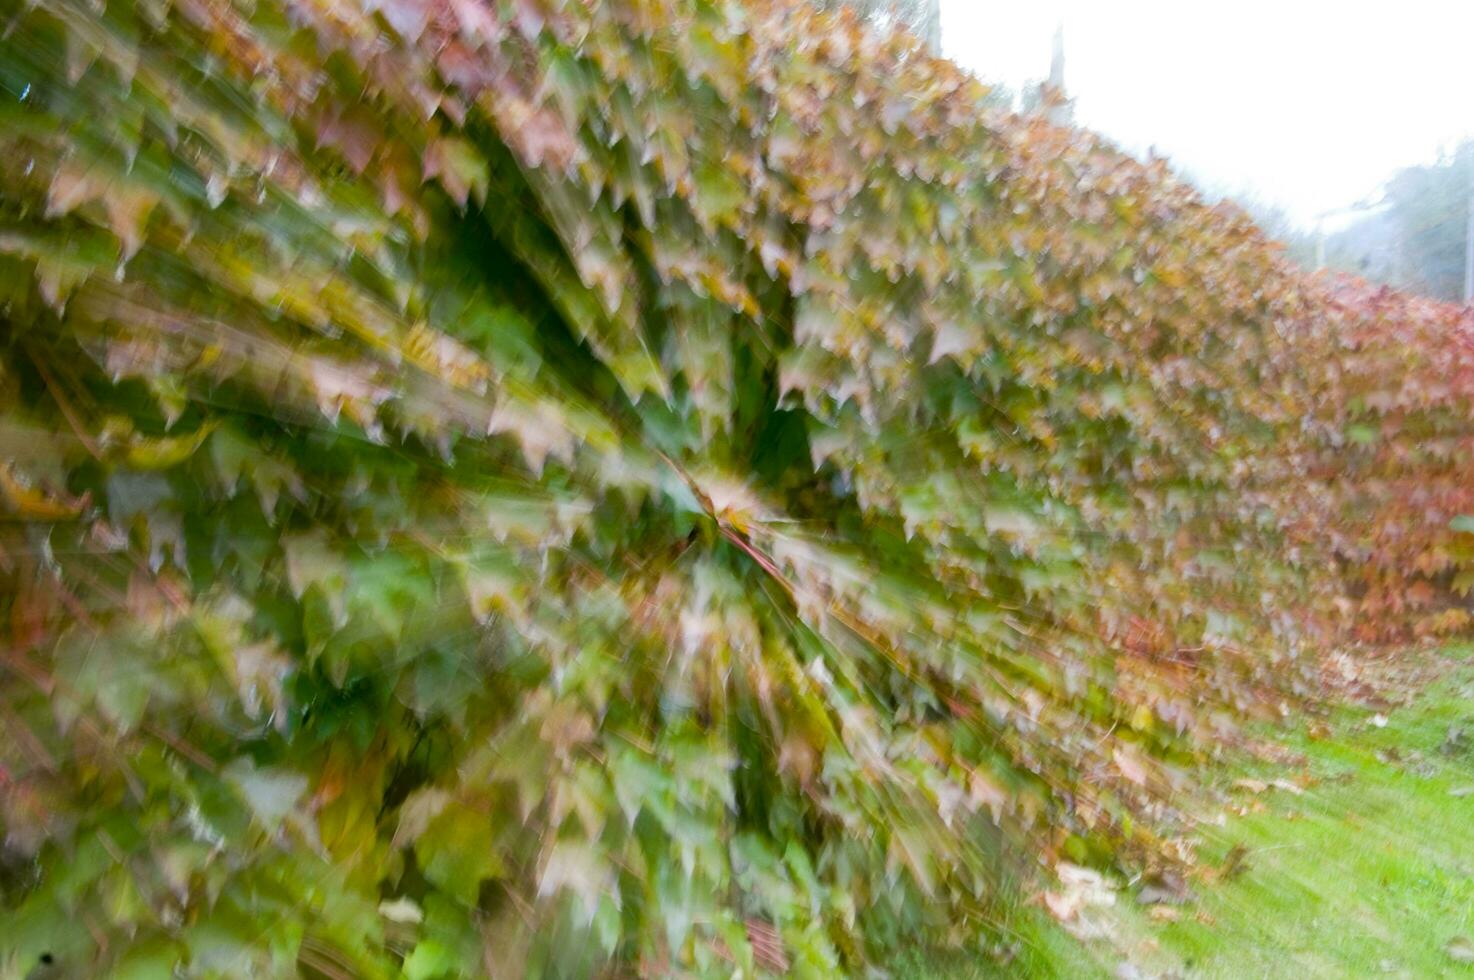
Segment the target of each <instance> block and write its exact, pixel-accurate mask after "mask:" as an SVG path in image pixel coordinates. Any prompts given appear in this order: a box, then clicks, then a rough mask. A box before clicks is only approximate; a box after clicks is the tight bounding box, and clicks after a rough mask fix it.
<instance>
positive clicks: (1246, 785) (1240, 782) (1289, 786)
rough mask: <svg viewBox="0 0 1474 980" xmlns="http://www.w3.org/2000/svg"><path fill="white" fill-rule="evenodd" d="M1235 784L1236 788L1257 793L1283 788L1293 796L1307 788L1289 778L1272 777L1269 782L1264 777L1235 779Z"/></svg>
mask: <svg viewBox="0 0 1474 980" xmlns="http://www.w3.org/2000/svg"><path fill="white" fill-rule="evenodd" d="M1233 786H1234V789H1242V790H1246V791H1247V792H1250V793H1255V794H1258V793H1262V792H1264V791H1265V790H1267V789H1282V790H1284V791H1285V792H1286V793H1289V794H1291V795H1292V796H1299V795H1300V794H1301V793H1304V792H1305V790H1303V789H1301V788H1300V787H1299V786H1296V785H1295V784H1294V783H1292V782H1290V781H1289V780H1288V779H1271V780H1269V781H1267V782H1266V781H1265V780H1263V779H1235V780H1234V782H1233Z"/></svg>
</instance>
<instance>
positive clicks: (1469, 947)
mask: <svg viewBox="0 0 1474 980" xmlns="http://www.w3.org/2000/svg"><path fill="white" fill-rule="evenodd" d="M1443 951H1444V952H1445V953H1447V954H1448V958H1449V959H1451V960H1453V961H1454V962H1456V963H1474V940H1471V939H1470V938H1469V937H1468V936H1455V937H1454V938H1452V939H1450V940H1449V941H1448V945H1447V946H1445V947H1443Z"/></svg>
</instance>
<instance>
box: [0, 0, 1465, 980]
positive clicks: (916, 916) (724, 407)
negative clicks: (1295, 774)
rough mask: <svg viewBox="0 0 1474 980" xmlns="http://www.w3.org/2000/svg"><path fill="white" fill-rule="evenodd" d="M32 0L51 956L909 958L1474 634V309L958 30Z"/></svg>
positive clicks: (22, 33)
mask: <svg viewBox="0 0 1474 980" xmlns="http://www.w3.org/2000/svg"><path fill="white" fill-rule="evenodd" d="M0 13H3V17H4V24H5V30H4V32H3V33H0V143H3V146H4V152H3V153H0V174H3V179H0V188H3V189H0V311H3V312H0V316H3V319H0V324H3V334H0V443H3V452H0V459H3V462H0V502H3V508H4V511H3V520H0V583H3V586H0V595H3V597H4V598H3V600H0V602H3V603H4V608H5V612H6V613H7V617H6V621H5V622H6V625H5V626H4V630H3V636H4V647H5V649H4V660H3V661H0V724H3V726H4V730H5V732H6V735H5V737H4V738H3V739H0V827H3V832H4V850H3V856H0V905H3V908H0V918H3V920H4V922H5V927H4V928H3V929H0V970H3V971H8V972H6V974H5V975H7V976H9V975H23V974H24V972H25V971H26V970H27V969H29V968H30V966H31V965H32V964H33V963H35V962H36V961H37V959H38V958H39V957H40V956H42V955H43V954H45V955H48V956H51V957H53V958H54V959H56V960H59V961H60V962H62V963H65V964H70V966H71V968H74V969H76V970H77V971H79V973H80V974H83V975H102V974H104V973H106V972H107V971H109V970H117V971H120V972H125V973H126V972H127V971H129V970H132V971H135V973H136V975H140V976H142V975H150V976H151V975H164V974H165V973H168V972H169V971H179V972H182V973H184V974H187V975H191V976H240V975H263V976H264V975H292V974H294V973H295V971H298V970H302V971H306V972H307V973H308V974H309V975H324V976H394V975H399V974H400V973H403V974H404V975H406V976H410V977H436V976H456V975H484V974H491V975H498V976H501V975H520V974H521V973H523V972H526V973H529V974H532V975H541V976H573V975H587V974H594V973H600V972H604V971H607V972H609V973H610V974H612V975H623V974H624V973H627V972H629V973H642V974H645V975H668V974H687V973H697V974H705V973H710V974H716V975H728V974H730V973H732V972H734V970H735V969H736V968H738V967H740V968H741V969H742V970H743V971H744V972H745V973H746V974H747V975H751V974H752V973H754V972H762V971H780V970H784V969H791V970H792V971H793V972H795V973H796V974H797V975H808V976H832V975H835V974H836V973H840V972H846V971H854V970H858V969H859V968H860V967H861V966H862V965H863V964H864V963H866V962H867V961H870V960H872V959H873V958H875V957H878V956H882V955H883V954H884V952H885V951H886V950H887V949H888V948H890V947H893V946H895V945H898V944H900V943H902V942H905V943H906V944H914V943H916V942H950V943H961V942H966V941H969V940H970V939H971V938H973V937H974V936H976V935H977V934H979V933H980V932H982V931H984V930H985V929H986V928H987V923H988V922H989V921H991V920H992V918H993V915H992V908H993V903H995V902H996V901H997V897H996V896H997V891H996V887H995V886H996V881H997V872H998V869H999V867H1000V866H1001V864H1002V863H1008V862H1013V863H1026V864H1027V863H1033V862H1036V861H1043V862H1050V861H1054V860H1059V859H1063V858H1069V859H1070V860H1073V861H1076V862H1108V861H1113V860H1114V861H1121V862H1126V863H1131V862H1140V861H1143V860H1147V859H1148V856H1150V855H1155V854H1157V853H1159V852H1160V851H1161V850H1162V842H1161V839H1160V835H1161V834H1163V833H1165V832H1166V831H1167V830H1168V829H1169V828H1170V826H1171V821H1172V816H1173V813H1172V809H1171V799H1172V796H1171V793H1172V791H1173V790H1175V789H1179V788H1182V787H1184V786H1186V785H1187V783H1188V779H1189V776H1190V772H1191V767H1192V765H1193V764H1194V763H1195V762H1196V761H1198V760H1200V759H1201V758H1202V756H1203V755H1204V753H1206V752H1209V751H1212V750H1214V749H1215V748H1216V747H1218V746H1222V745H1224V744H1228V743H1230V742H1231V740H1232V738H1233V735H1234V733H1235V731H1236V730H1237V727H1238V725H1239V724H1240V723H1241V722H1242V720H1243V719H1244V718H1246V717H1250V716H1254V715H1256V714H1267V713H1272V712H1273V711H1276V710H1278V709H1279V708H1280V707H1281V706H1282V705H1285V704H1287V703H1289V702H1291V701H1293V700H1294V699H1295V698H1297V697H1302V696H1306V695H1309V694H1312V693H1313V691H1314V679H1315V676H1316V674H1315V668H1316V657H1317V655H1318V654H1319V653H1321V652H1324V651H1325V650H1327V649H1330V648H1331V646H1332V645H1333V644H1338V643H1346V642H1351V641H1353V640H1362V641H1370V640H1374V639H1386V638H1394V637H1405V636H1407V635H1410V634H1413V633H1428V632H1439V631H1446V630H1450V629H1456V628H1458V627H1459V626H1460V625H1461V623H1462V614H1461V613H1460V612H1459V608H1458V600H1457V594H1458V593H1459V591H1460V590H1462V589H1466V588H1467V586H1468V584H1469V582H1470V579H1469V578H1468V577H1467V576H1468V574H1469V573H1468V572H1466V571H1465V570H1464V564H1465V563H1466V562H1467V560H1468V559H1469V558H1474V552H1471V551H1470V550H1469V548H1470V547H1471V544H1474V535H1470V534H1468V533H1467V532H1468V531H1469V530H1474V524H1469V525H1467V526H1465V527H1463V528H1461V527H1460V521H1459V518H1460V517H1461V515H1463V514H1466V513H1474V507H1471V506H1470V504H1471V501H1470V500H1469V497H1470V494H1471V492H1474V488H1471V486H1470V484H1469V481H1468V480H1467V479H1465V478H1464V475H1465V474H1466V473H1467V468H1466V465H1465V460H1467V459H1468V458H1469V453H1468V449H1469V446H1470V438H1471V433H1470V432H1469V431H1467V429H1468V425H1469V422H1470V420H1471V419H1474V414H1471V409H1474V406H1471V404H1470V395H1471V392H1474V388H1471V380H1474V374H1471V367H1474V360H1471V359H1474V348H1471V347H1470V342H1471V339H1474V332H1471V331H1474V323H1471V321H1470V318H1469V316H1468V315H1467V314H1465V313H1461V312H1460V311H1456V310H1452V309H1450V308H1447V307H1441V306H1437V305H1435V304H1431V303H1427V302H1422V301H1415V300H1410V299H1407V298H1405V297H1401V296H1397V295H1392V294H1387V293H1373V292H1371V291H1369V290H1368V289H1367V288H1365V287H1363V286H1361V285H1359V284H1354V283H1337V282H1330V281H1323V280H1316V279H1312V278H1309V277H1307V276H1305V275H1303V274H1302V273H1300V272H1299V271H1297V270H1296V269H1294V268H1293V267H1292V266H1291V265H1290V264H1289V263H1288V262H1287V261H1286V260H1285V259H1284V258H1283V257H1282V256H1281V254H1280V253H1279V251H1278V250H1277V249H1276V248H1275V247H1274V246H1273V245H1272V244H1271V243H1269V242H1267V241H1266V240H1265V239H1264V237H1263V236H1262V235H1261V234H1260V233H1259V231H1258V230H1257V229H1256V228H1255V227H1254V226H1253V225H1252V223H1251V222H1250V221H1249V220H1248V219H1247V218H1246V217H1244V216H1243V215H1242V214H1240V213H1238V212H1236V211H1234V210H1233V209H1231V208H1228V207H1210V206H1208V205H1206V204H1204V203H1203V202H1202V201H1200V200H1199V199H1198V197H1197V196H1196V195H1195V194H1194V192H1192V191H1191V190H1190V189H1189V188H1187V187H1186V186H1184V185H1183V184H1182V183H1180V182H1178V181H1177V180H1175V179H1174V178H1173V177H1172V175H1171V173H1170V172H1169V171H1168V169H1167V168H1166V166H1165V164H1163V163H1161V162H1150V163H1141V162H1137V161H1135V160H1132V159H1130V158H1128V157H1126V156H1123V155H1121V154H1119V153H1117V152H1116V151H1114V150H1113V149H1112V148H1110V147H1109V146H1107V145H1105V144H1103V143H1102V142H1101V141H1099V140H1097V139H1096V138H1094V137H1092V136H1090V135H1089V134H1087V133H1083V132H1080V131H1076V130H1071V129H1063V128H1056V127H1053V126H1050V125H1049V124H1047V123H1045V122H1043V121H1040V120H1035V119H1024V118H1018V117H1013V116H1008V115H1004V114H1000V113H998V112H996V111H994V110H992V109H989V108H988V107H987V105H986V104H985V94H986V93H985V92H984V90H983V89H982V88H981V87H980V86H979V85H978V84H977V83H976V82H974V81H973V80H971V79H970V78H968V77H966V76H964V75H963V74H962V73H960V72H959V71H958V70H957V69H956V68H955V67H953V66H952V65H950V64H948V63H947V62H944V61H940V60H935V59H932V58H929V57H926V56H924V55H923V54H922V53H921V51H920V50H919V49H918V47H917V46H916V44H915V43H914V42H913V41H911V40H909V39H907V38H905V37H895V38H884V37H878V36H876V35H873V34H870V33H867V32H866V31H865V30H863V29H862V28H861V27H860V26H859V25H858V24H857V23H856V22H855V21H854V20H853V19H852V18H850V17H847V16H839V17H837V18H836V17H824V18H821V17H820V16H819V15H817V14H814V13H812V12H810V11H808V10H807V8H805V7H804V6H801V5H800V6H790V5H787V4H783V3H778V2H767V0H754V2H743V3H739V2H736V0H700V2H695V3H692V2H688V0H609V2H602V3H600V2H596V0H582V2H572V0H378V2H374V3H362V4H361V3H358V2H354V0H347V2H344V0H254V2H245V0H242V2H237V3H231V2H221V0H173V2H167V0H159V2H139V3H136V4H124V3H117V2H114V3H110V4H107V5H106V6H103V5H100V4H99V5H93V4H89V3H82V2H79V0H37V2H33V3H27V4H24V5H23V4H20V3H16V2H6V3H5V4H4V5H3V6H0ZM1465 538H1467V539H1468V540H1467V541H1465V540H1464V539H1465ZM150 971H153V972H150Z"/></svg>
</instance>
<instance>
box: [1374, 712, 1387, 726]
mask: <svg viewBox="0 0 1474 980" xmlns="http://www.w3.org/2000/svg"><path fill="white" fill-rule="evenodd" d="M1371 722H1372V725H1373V727H1375V728H1386V727H1387V716H1386V715H1382V714H1376V715H1372V718H1371Z"/></svg>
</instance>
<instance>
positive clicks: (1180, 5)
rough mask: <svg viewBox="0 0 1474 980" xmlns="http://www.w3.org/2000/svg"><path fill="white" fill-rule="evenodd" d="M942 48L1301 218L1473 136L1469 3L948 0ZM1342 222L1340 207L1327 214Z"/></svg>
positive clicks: (1473, 10) (1355, 196)
mask: <svg viewBox="0 0 1474 980" xmlns="http://www.w3.org/2000/svg"><path fill="white" fill-rule="evenodd" d="M941 4H942V48H943V51H944V53H945V54H946V55H947V56H948V57H949V58H952V59H953V60H954V61H956V62H957V63H958V64H961V65H963V66H964V67H966V68H970V69H971V70H973V71H974V72H975V73H977V74H978V75H979V76H980V77H981V78H983V79H985V80H990V81H1000V82H1003V83H1005V84H1007V85H1009V86H1011V87H1014V88H1017V87H1018V86H1020V85H1021V84H1022V83H1024V82H1028V81H1036V80H1038V79H1041V78H1044V77H1045V76H1046V75H1047V74H1048V73H1049V56H1050V48H1051V41H1052V38H1053V35H1054V29H1055V27H1056V25H1058V24H1060V23H1063V24H1064V29H1065V89H1066V91H1067V92H1068V93H1069V94H1070V95H1071V96H1072V97H1073V98H1074V99H1075V117H1076V119H1077V121H1079V122H1080V123H1081V124H1083V125H1086V126H1089V127H1090V128H1092V129H1095V130H1098V131H1100V132H1102V133H1105V134H1106V135H1107V136H1109V137H1111V138H1112V139H1114V140H1116V141H1117V142H1118V143H1120V144H1121V145H1122V146H1124V147H1125V148H1127V149H1128V150H1131V151H1133V152H1138V153H1139V152H1142V151H1144V150H1145V149H1146V148H1148V147H1150V146H1155V147H1156V148H1157V151H1158V152H1160V153H1165V154H1166V155H1168V156H1170V157H1171V158H1172V159H1173V161H1174V162H1175V163H1176V164H1177V165H1178V166H1179V167H1181V168H1186V169H1187V170H1188V171H1190V172H1192V173H1193V174H1195V175H1196V176H1197V177H1198V179H1199V180H1200V181H1201V182H1203V183H1205V184H1207V185H1209V186H1212V187H1215V188H1217V189H1219V190H1222V191H1226V192H1234V193H1238V192H1243V191H1247V192H1249V193H1250V194H1253V195H1254V196H1257V197H1259V198H1260V199H1262V200H1264V201H1266V202H1269V203H1273V204H1279V205H1281V206H1283V207H1285V208H1286V209H1287V210H1288V211H1289V212H1290V214H1291V216H1292V217H1293V218H1295V219H1297V220H1298V221H1299V222H1301V223H1302V224H1305V225H1311V224H1313V223H1314V222H1315V219H1316V216H1317V215H1318V214H1319V213H1320V212H1323V211H1327V210H1330V209H1333V208H1342V207H1346V206H1348V205H1351V204H1353V203H1355V202H1357V201H1360V200H1363V199H1365V198H1367V197H1369V196H1373V195H1374V194H1375V192H1376V190H1377V188H1378V187H1379V186H1380V184H1381V183H1382V181H1383V180H1385V179H1386V178H1387V177H1388V176H1390V175H1391V174H1392V172H1393V171H1395V170H1397V169H1398V168H1399V167H1403V166H1408V165H1410V164H1415V163H1422V162H1426V161H1431V160H1433V159H1435V158H1436V157H1437V155H1438V153H1439V151H1440V150H1441V149H1451V148H1452V147H1453V145H1454V144H1456V143H1457V142H1458V141H1459V140H1460V139H1461V138H1463V137H1465V136H1468V135H1474V0H1339V2H1337V0H941ZM1333 221H1334V219H1333Z"/></svg>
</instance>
